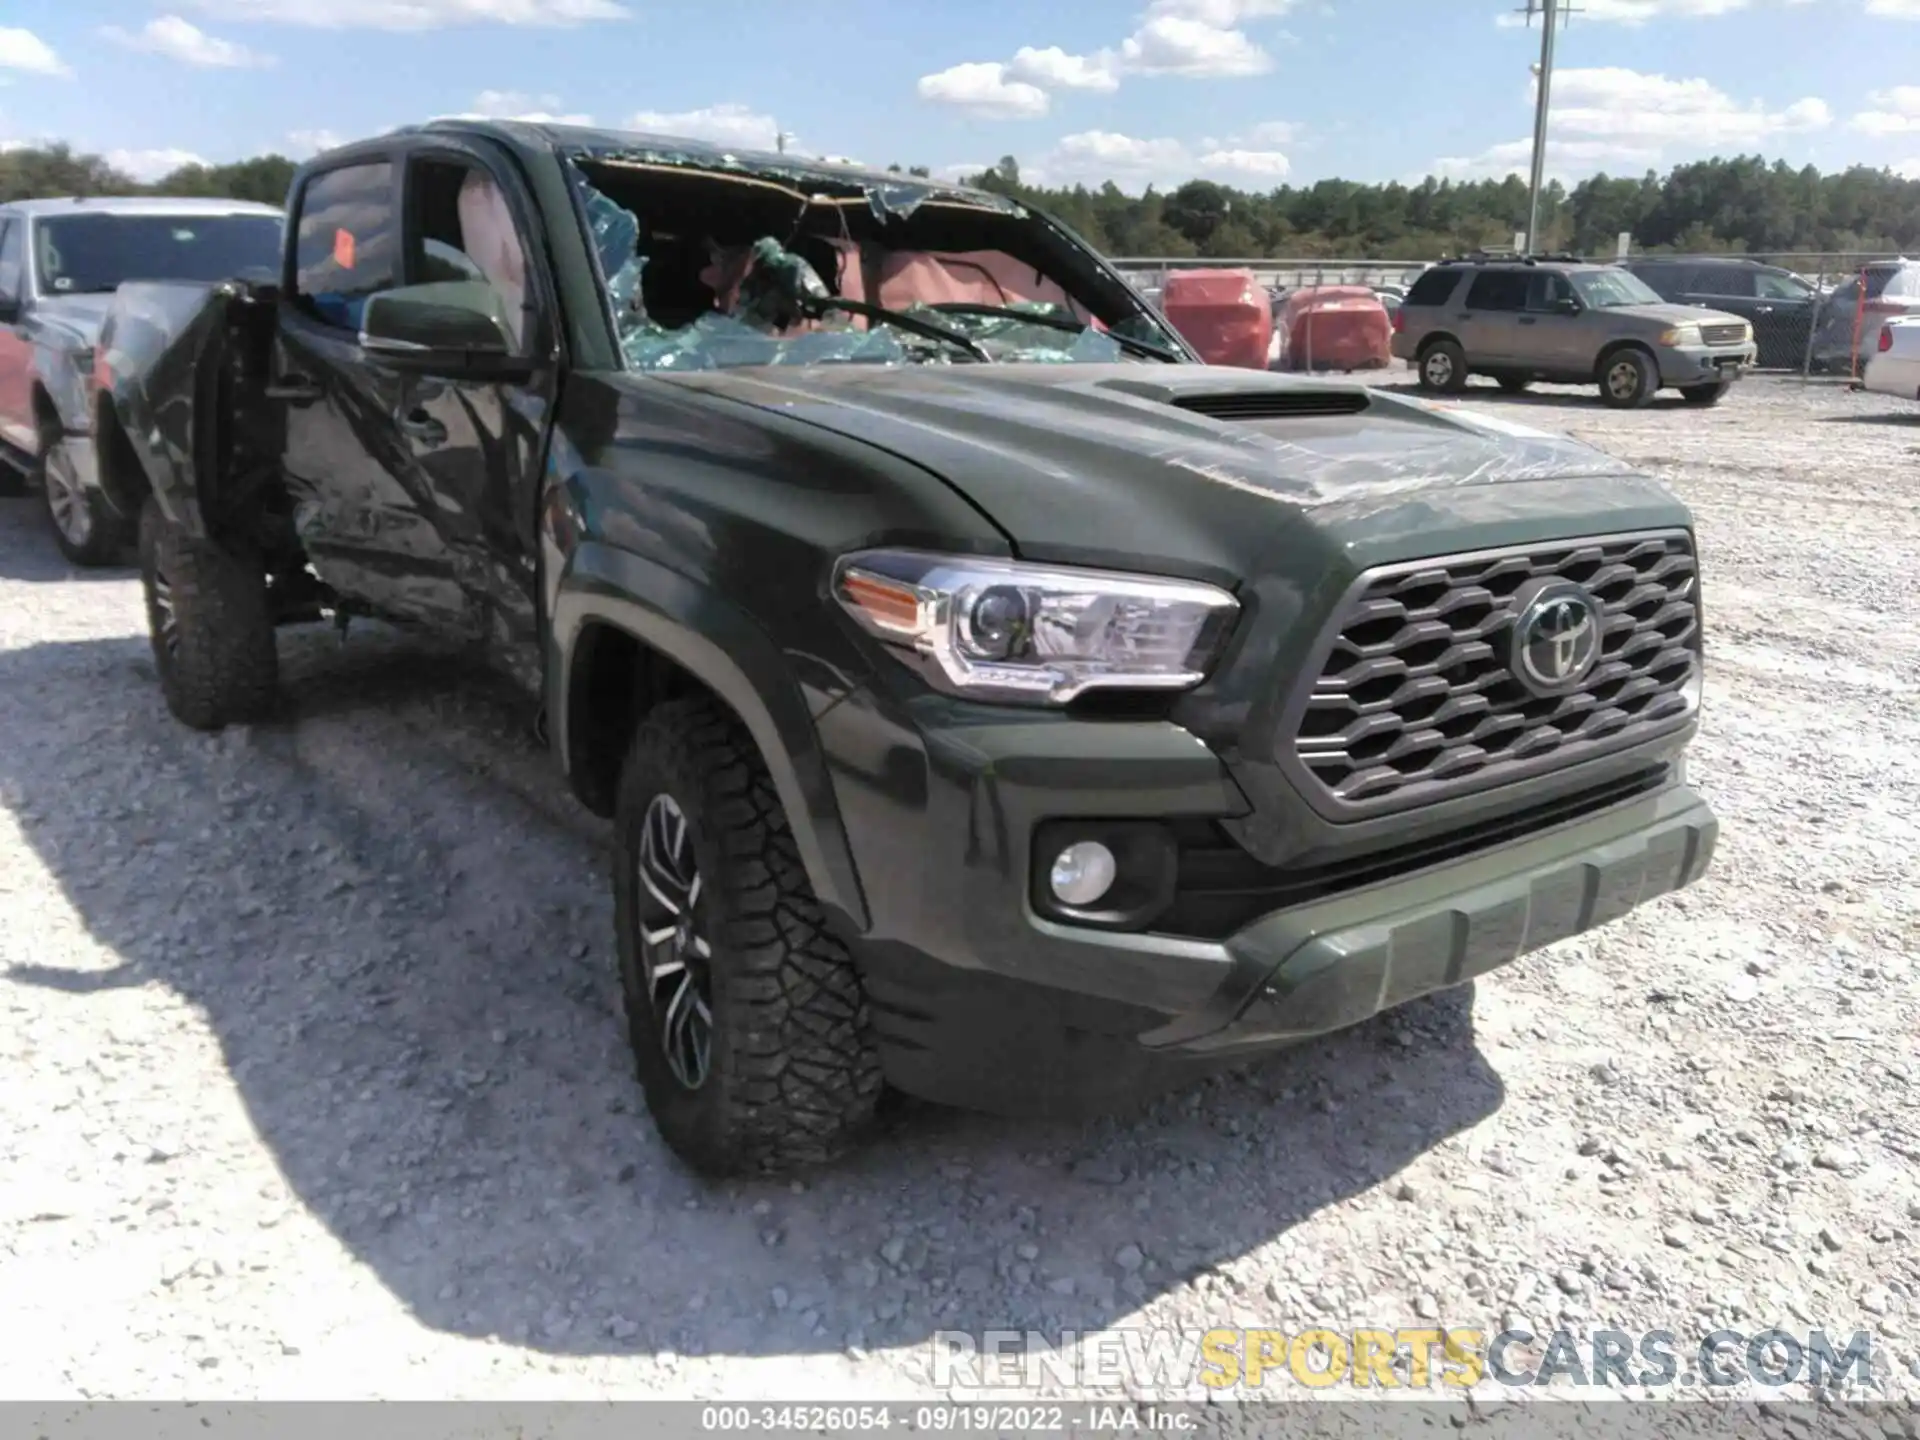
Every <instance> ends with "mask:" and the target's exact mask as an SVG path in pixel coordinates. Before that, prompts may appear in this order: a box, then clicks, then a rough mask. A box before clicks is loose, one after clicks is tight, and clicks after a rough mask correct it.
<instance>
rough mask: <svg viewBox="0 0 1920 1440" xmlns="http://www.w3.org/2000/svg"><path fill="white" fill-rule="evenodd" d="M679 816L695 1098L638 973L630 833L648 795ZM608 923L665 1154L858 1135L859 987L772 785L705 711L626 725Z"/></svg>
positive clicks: (870, 1068)
mask: <svg viewBox="0 0 1920 1440" xmlns="http://www.w3.org/2000/svg"><path fill="white" fill-rule="evenodd" d="M663 795H664V796H666V797H668V798H669V799H670V800H671V801H672V802H673V803H674V804H675V805H676V806H677V807H678V810H679V812H680V813H681V814H682V815H683V816H684V817H685V821H686V824H687V828H688V832H689V835H690V837H691V847H692V854H693V857H694V859H695V861H696V862H697V870H698V875H699V879H700V891H699V898H698V899H697V900H696V901H695V903H694V904H693V906H692V907H691V910H692V913H693V915H694V917H695V919H696V922H697V924H698V927H699V930H700V932H701V933H702V934H703V935H704V936H705V937H706V941H707V943H708V944H709V946H710V955H709V957H708V958H707V960H706V962H705V963H706V966H707V983H708V986H709V991H710V1002H711V1004H710V1008H711V1015H712V1019H711V1038H710V1042H709V1051H708V1053H709V1060H708V1069H707V1072H706V1075H705V1078H704V1081H703V1082H702V1083H700V1084H699V1086H698V1088H691V1089H690V1088H688V1086H687V1085H686V1084H684V1083H683V1082H682V1081H681V1080H680V1079H679V1078H678V1077H677V1076H676V1074H675V1073H674V1070H673V1068H672V1065H671V1064H670V1063H669V1060H668V1057H667V1052H666V1048H665V1044H664V1042H663V1038H662V1037H663V1030H662V1025H661V1024H660V1023H659V1020H660V1017H659V1016H658V1015H657V1014H656V1007H655V1001H654V997H653V995H652V994H650V993H649V987H648V984H647V980H646V974H645V970H644V967H643V960H642V947H641V939H640V926H641V923H642V919H643V908H642V907H643V893H644V892H643V886H642V882H641V880H640V868H639V867H640V861H641V851H642V841H641V833H642V827H643V825H644V823H645V821H646V817H647V814H648V811H649V808H650V807H651V806H652V805H653V803H654V800H655V798H656V797H658V796H663ZM613 884H614V915H615V923H616V925H617V927H618V931H617V936H616V938H617V942H618V946H619V955H620V980H621V991H622V996H623V1000H624V1003H625V1009H626V1017H627V1035H628V1043H629V1044H630V1045H631V1046H632V1048H633V1054H634V1060H635V1064H636V1068H637V1071H638V1074H639V1079H640V1083H641V1085H642V1087H643V1088H644V1090H645V1092H646V1098H647V1108H648V1110H649V1111H650V1112H651V1113H652V1115H653V1119H654V1123H655V1125H657V1126H658V1127H659V1130H660V1134H661V1136H662V1137H663V1138H664V1139H665V1140H666V1142H667V1144H668V1145H669V1146H670V1147H671V1148H672V1149H673V1150H674V1152H675V1153H676V1154H678V1155H679V1156H680V1157H681V1158H682V1159H684V1160H685V1161H686V1162H687V1163H688V1164H689V1165H691V1166H692V1167H693V1168H694V1169H696V1170H698V1171H700V1172H702V1173H704V1174H708V1175H714V1176H723V1175H742V1174H764V1173H769V1172H774V1171H779V1170H786V1169H791V1168H795V1167H798V1166H805V1165H815V1164H819V1163H822V1162H824V1161H827V1160H829V1159H832V1158H833V1157H834V1156H835V1155H837V1154H839V1153H841V1152H843V1151H844V1150H845V1149H846V1148H848V1146H849V1145H851V1144H852V1143H854V1142H855V1141H856V1140H857V1139H859V1138H860V1137H861V1135H862V1134H863V1133H864V1132H865V1131H866V1130H867V1129H868V1127H869V1125H870V1123H871V1121H872V1119H873V1116H874V1111H875V1108H876V1106H877V1104H878V1103H879V1100H880V1097H881V1094H882V1091H883V1088H884V1083H883V1080H882V1076H881V1070H880V1062H879V1058H878V1054H877V1052H876V1050H875V1047H874V1043H873V1036H872V1030H871V1023H870V1018H869V1011H868V1008H867V1002H866V997H865V993H864V991H863V990H862V987H861V984H860V977H859V974H858V973H857V971H856V970H855V968H854V965H853V961H852V959H851V957H850V956H849V955H848V953H847V948H846V946H845V944H844V943H842V941H841V940H840V939H839V938H837V937H836V936H835V935H833V934H832V933H831V931H830V930H829V929H828V926H827V920H826V915H825V912H824V911H823V909H822V907H821V905H820V902H819V900H818V899H817V898H816V897H815V896H814V894H813V890H812V887H811V886H810V885H809V884H808V882H807V876H806V871H805V869H804V868H803V867H802V865H801V863H800V854H799V850H798V847H797V846H796V845H795V843H794V838H793V832H792V830H791V828H790V827H789V825H788V823H787V817H786V813H785V812H784V810H783V809H782V808H781V805H780V799H779V796H778V794H777V793H776V792H775V789H774V785H773V779H772V777H771V776H770V775H769V774H768V773H767V767H766V765H765V763H764V762H763V761H762V760H761V758H760V754H759V751H758V750H757V749H756V747H755V745H754V743H753V740H752V738H751V737H750V736H749V735H748V734H747V731H746V729H745V727H744V726H742V725H741V723H740V721H739V720H738V719H737V718H736V717H735V716H734V715H733V714H732V712H730V711H729V710H727V709H726V708H725V707H724V706H723V705H721V704H720V703H719V702H718V701H716V700H714V699H712V698H710V697H706V696H695V697H689V698H685V699H680V700H674V701H669V702H667V703H665V704H662V705H660V706H658V707H656V708H655V709H654V710H653V711H651V712H650V713H649V714H648V716H647V717H646V719H645V720H644V721H642V722H641V724H640V726H639V729H638V730H637V731H636V732H635V734H634V737H633V742H632V745H631V747H630V749H629V750H628V753H627V759H626V763H625V765H624V767H623V769H622V771H621V775H620V788H619V793H618V796H617V798H616V802H615V810H614V881H613Z"/></svg>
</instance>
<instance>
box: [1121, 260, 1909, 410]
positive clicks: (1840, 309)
mask: <svg viewBox="0 0 1920 1440" xmlns="http://www.w3.org/2000/svg"><path fill="white" fill-rule="evenodd" d="M1488 253H1489V257H1490V258H1498V252H1488ZM1437 258H1438V257H1436V259H1437ZM1590 258H1591V259H1592V260H1593V262H1594V263H1597V264H1612V263H1614V262H1615V257H1614V256H1612V255H1597V256H1593V257H1590ZM1112 263H1113V264H1114V266H1115V267H1116V268H1117V269H1119V270H1120V271H1122V272H1123V273H1125V274H1126V275H1127V276H1128V277H1129V278H1130V279H1131V280H1133V282H1134V283H1135V284H1136V285H1138V286H1140V287H1141V288H1142V289H1143V290H1144V291H1145V292H1146V293H1147V296H1148V298H1149V299H1151V300H1153V301H1154V302H1155V303H1158V301H1159V297H1160V292H1161V290H1162V288H1163V287H1164V286H1165V284H1166V280H1167V277H1168V276H1169V275H1170V274H1173V273H1175V272H1176V271H1180V270H1196V269H1230V270H1250V271H1252V272H1253V275H1254V277H1255V279H1256V280H1257V281H1258V282H1259V283H1260V284H1261V285H1263V286H1265V287H1266V288H1267V289H1268V290H1269V291H1270V292H1272V293H1273V294H1274V296H1275V300H1276V304H1277V303H1278V302H1279V301H1281V300H1283V299H1284V297H1285V296H1286V295H1288V294H1290V293H1292V292H1294V291H1297V290H1314V289H1320V288H1323V287H1326V286H1334V285H1341V286H1345V285H1364V286H1367V287H1369V288H1371V289H1374V290H1376V291H1379V292H1382V299H1383V302H1384V303H1385V304H1386V306H1387V308H1388V310H1389V312H1391V311H1392V310H1393V309H1395V308H1397V306H1398V297H1399V296H1400V295H1402V294H1404V293H1405V291H1406V288H1407V287H1408V286H1410V285H1412V284H1413V282H1414V280H1415V279H1417V278H1418V277H1419V275H1420V273H1421V272H1422V271H1424V270H1426V269H1428V268H1430V266H1431V265H1432V264H1433V263H1434V262H1433V261H1425V260H1364V259H1288V258H1271V257H1269V258H1262V259H1250V260H1227V259H1221V260H1195V259H1186V258H1181V259H1171V258H1152V257H1146V258H1132V257H1129V258H1123V259H1116V260H1114V261H1113V262H1112ZM1627 263H1628V265H1629V266H1631V267H1633V268H1635V269H1636V270H1637V271H1639V272H1640V273H1641V275H1642V278H1643V279H1645V280H1646V281H1647V282H1648V284H1649V285H1651V286H1652V288H1653V289H1655V290H1656V291H1658V292H1659V293H1660V294H1661V295H1662V296H1663V297H1665V298H1666V299H1668V300H1670V301H1673V302H1674V303H1677V304H1682V305H1688V306H1693V307H1697V308H1701V309H1707V310H1722V311H1725V312H1727V313H1728V314H1732V315H1738V316H1739V317H1740V318H1741V319H1743V320H1746V321H1748V322H1749V323H1750V324H1751V325H1752V326H1753V332H1754V342H1755V345H1756V348H1757V349H1758V351H1759V368H1760V369H1762V370H1771V371H1777V372H1786V373H1792V374H1798V375H1802V376H1808V377H1814V376H1822V377H1837V378H1839V379H1842V380H1845V379H1849V378H1851V377H1853V376H1855V375H1857V374H1858V373H1859V371H1860V370H1861V369H1862V368H1863V367H1864V365H1865V363H1866V360H1867V358H1868V357H1869V356H1871V355H1872V354H1873V353H1874V348H1875V346H1876V344H1877V342H1878V340H1879V335H1880V326H1881V325H1882V324H1883V323H1884V322H1885V321H1887V320H1890V319H1892V318H1894V317H1896V316H1900V315H1920V260H1908V259H1906V258H1905V257H1903V256H1899V255H1889V254H1885V253H1864V252H1851V251H1802V252H1777V253H1757V252H1756V253H1749V254H1740V255H1731V254H1716V255H1659V254H1645V253H1635V254H1633V255H1631V256H1629V258H1628V261H1627ZM1292 368H1299V367H1297V366H1295V367H1292ZM1309 368H1321V367H1318V366H1314V367H1309Z"/></svg>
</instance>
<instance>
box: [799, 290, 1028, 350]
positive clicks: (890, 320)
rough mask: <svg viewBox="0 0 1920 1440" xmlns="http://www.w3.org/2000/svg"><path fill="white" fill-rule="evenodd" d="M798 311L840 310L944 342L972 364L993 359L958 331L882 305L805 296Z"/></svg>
mask: <svg viewBox="0 0 1920 1440" xmlns="http://www.w3.org/2000/svg"><path fill="white" fill-rule="evenodd" d="M799 308H800V310H801V312H802V313H803V314H804V313H806V312H807V311H820V312H825V311H828V310H843V311H845V312H846V313H847V314H849V315H864V316H866V318H867V319H869V320H879V321H882V322H883V323H885V324H888V325H897V326H899V327H900V328H901V329H902V330H909V331H911V332H912V333H914V334H915V335H923V336H925V337H926V338H927V339H929V340H944V341H946V342H947V344H949V345H957V346H959V347H960V348H961V349H962V350H964V351H966V352H967V354H969V355H971V356H972V357H973V358H974V359H976V360H984V361H985V362H987V363H988V364H989V365H991V364H992V363H993V356H991V355H989V354H988V353H987V351H986V347H985V346H983V345H981V344H980V342H979V341H977V340H970V339H968V338H967V337H966V336H965V335H962V334H961V333H960V332H959V331H958V330H949V329H948V328H947V327H946V326H944V325H936V324H934V322H933V321H931V320H923V319H921V318H920V317H919V316H918V315H909V314H907V313H906V312H905V311H902V310H889V309H888V308H887V307H886V306H884V305H869V304H867V303H866V301H864V300H842V299H841V298H840V297H839V296H838V295H809V296H807V297H806V298H805V300H804V302H803V303H802V304H801V305H800V307H799ZM810 318H818V317H817V316H814V317H810Z"/></svg>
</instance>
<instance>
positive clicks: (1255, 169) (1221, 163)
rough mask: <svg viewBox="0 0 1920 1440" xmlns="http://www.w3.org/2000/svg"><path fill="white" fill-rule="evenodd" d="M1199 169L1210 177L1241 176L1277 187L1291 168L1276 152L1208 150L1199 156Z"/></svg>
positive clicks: (1281, 155) (1285, 158)
mask: <svg viewBox="0 0 1920 1440" xmlns="http://www.w3.org/2000/svg"><path fill="white" fill-rule="evenodd" d="M1199 168H1200V169H1202V170H1204V171H1206V172H1207V173H1208V174H1210V175H1243V176H1245V177H1246V178H1247V179H1249V180H1270V181H1272V182H1273V183H1274V184H1276V185H1277V184H1279V183H1280V182H1281V181H1282V180H1284V179H1286V178H1287V172H1288V171H1289V170H1291V169H1292V168H1293V166H1292V164H1291V163H1290V162H1289V161H1288V160H1287V157H1286V156H1285V155H1283V154H1281V153H1280V152H1279V151H1278V150H1209V151H1207V152H1205V153H1204V154H1203V155H1201V157H1200V164H1199Z"/></svg>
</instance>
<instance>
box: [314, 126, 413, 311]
mask: <svg viewBox="0 0 1920 1440" xmlns="http://www.w3.org/2000/svg"><path fill="white" fill-rule="evenodd" d="M298 206H299V208H298V210H297V212H296V216H295V224H296V229H295V231H294V236H295V239H294V269H293V297H294V302H295V303H296V304H297V305H299V307H300V308H301V309H303V310H305V311H306V312H307V313H308V314H309V315H311V316H313V317H314V318H315V319H316V320H319V321H321V322H323V323H325V324H328V325H334V326H338V327H339V328H340V329H343V330H354V331H357V330H358V329H359V328H360V312H361V311H362V310H363V309H364V308H365V307H366V303H367V297H368V296H370V295H377V294H379V293H380V292H381V291H383V290H391V289H392V288H393V287H394V286H395V285H396V284H398V283H399V257H400V245H399V226H398V225H397V224H396V223H395V220H396V218H397V217H396V214H395V207H394V194H393V166H392V165H391V164H389V163H388V162H387V161H385V160H380V161H376V162H374V163H371V164H361V165H345V166H342V167H341V168H340V169H338V170H328V171H325V172H323V173H321V174H319V175H316V176H314V177H313V178H312V179H310V180H309V181H307V184H306V187H305V188H304V189H303V190H302V192H301V195H300V199H299V202H298Z"/></svg>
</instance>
